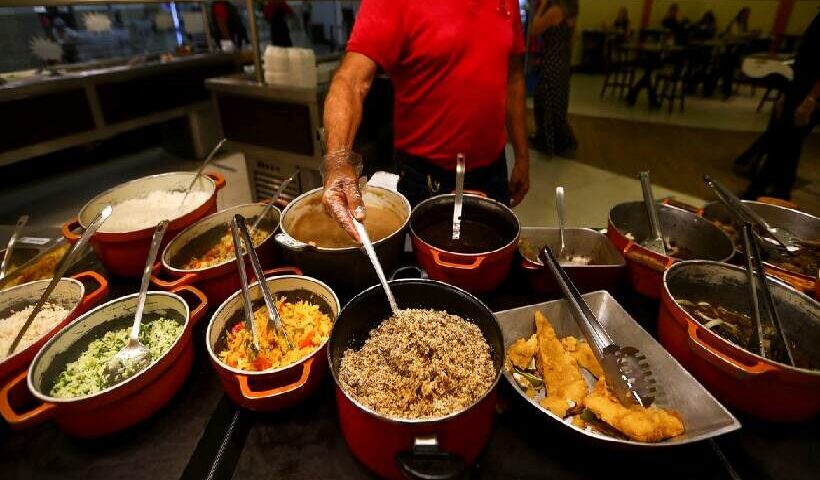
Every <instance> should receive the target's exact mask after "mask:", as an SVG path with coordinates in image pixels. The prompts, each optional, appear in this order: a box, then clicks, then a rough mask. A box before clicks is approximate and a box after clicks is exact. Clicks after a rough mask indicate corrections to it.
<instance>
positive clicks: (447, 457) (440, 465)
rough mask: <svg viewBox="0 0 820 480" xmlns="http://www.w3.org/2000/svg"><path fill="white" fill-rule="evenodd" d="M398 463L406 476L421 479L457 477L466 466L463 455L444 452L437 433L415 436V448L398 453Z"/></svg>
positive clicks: (443, 479) (446, 479)
mask: <svg viewBox="0 0 820 480" xmlns="http://www.w3.org/2000/svg"><path fill="white" fill-rule="evenodd" d="M396 465H397V466H398V467H399V471H401V473H402V475H404V476H405V477H406V478H411V479H420V480H449V479H451V478H457V477H458V476H460V475H461V473H462V472H463V471H464V468H465V465H464V459H463V458H462V457H461V455H458V454H455V453H448V452H444V451H442V450H441V448H439V445H438V437H436V435H435V434H433V435H420V436H417V437H415V439H414V440H413V450H405V451H402V452H399V453H397V454H396Z"/></svg>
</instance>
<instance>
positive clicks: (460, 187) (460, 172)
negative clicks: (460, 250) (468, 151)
mask: <svg viewBox="0 0 820 480" xmlns="http://www.w3.org/2000/svg"><path fill="white" fill-rule="evenodd" d="M465 168H466V163H465V161H464V154H463V153H459V154H458V155H457V156H456V198H455V204H454V205H453V240H459V239H460V238H461V210H462V209H463V208H464V170H465Z"/></svg>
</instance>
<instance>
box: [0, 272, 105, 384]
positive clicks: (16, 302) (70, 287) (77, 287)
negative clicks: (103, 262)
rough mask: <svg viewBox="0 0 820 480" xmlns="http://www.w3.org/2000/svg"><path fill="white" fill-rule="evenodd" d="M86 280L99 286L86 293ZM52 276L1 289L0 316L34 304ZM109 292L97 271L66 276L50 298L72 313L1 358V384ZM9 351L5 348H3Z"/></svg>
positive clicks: (50, 300) (103, 279) (21, 368)
mask: <svg viewBox="0 0 820 480" xmlns="http://www.w3.org/2000/svg"><path fill="white" fill-rule="evenodd" d="M83 280H85V281H88V282H93V283H94V284H96V285H97V286H96V288H95V289H94V290H93V291H92V292H88V293H86V291H85V285H83V283H82V282H83ZM50 282H51V279H48V280H37V281H34V282H28V283H24V284H22V285H17V286H16V287H12V288H9V289H6V290H3V291H0V318H6V317H7V316H8V315H10V313H11V312H12V311H19V310H23V309H24V308H26V307H28V306H30V305H34V304H35V303H37V300H39V299H40V297H41V296H42V294H43V291H44V290H45V289H46V287H47V286H48V284H49V283H50ZM107 294H108V282H107V281H106V280H105V278H103V277H102V276H101V275H100V274H99V273H97V272H80V273H78V274H76V275H74V276H72V277H71V278H63V279H61V280H60V283H58V284H57V286H56V287H55V288H54V291H53V292H52V293H51V296H50V297H49V302H51V303H57V304H60V305H62V306H63V307H65V308H66V309H67V310H68V315H66V317H65V318H64V319H63V320H61V321H60V322H59V323H57V324H56V325H54V328H52V329H51V330H49V331H48V333H46V334H45V335H43V336H42V337H40V339H39V340H37V341H36V342H34V343H32V344H31V345H29V346H28V347H26V348H24V349H23V350H20V351H19V352H17V353H15V354H14V355H12V356H10V357H6V358H5V359H4V360H3V361H2V362H0V385H2V384H5V383H6V382H7V381H8V380H9V379H10V377H12V376H15V374H16V373H18V372H20V370H24V369H25V368H27V367H28V366H29V363H31V359H33V358H34V355H35V354H36V353H37V351H38V350H40V347H42V346H43V345H44V344H45V343H46V342H47V341H48V339H49V338H51V337H52V336H53V335H54V334H55V333H57V332H59V331H60V329H61V328H63V327H64V326H66V325H68V324H69V323H70V322H71V321H72V320H74V319H75V318H77V317H78V316H80V315H82V314H83V313H85V312H86V311H88V309H89V308H91V307H93V306H94V305H96V304H97V303H99V301H100V300H101V299H102V298H103V297H104V296H105V295H107ZM2 353H3V354H5V352H2Z"/></svg>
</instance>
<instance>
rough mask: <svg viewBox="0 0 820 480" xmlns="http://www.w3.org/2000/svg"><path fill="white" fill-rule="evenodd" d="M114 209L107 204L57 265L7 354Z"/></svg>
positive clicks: (9, 354) (9, 353)
mask: <svg viewBox="0 0 820 480" xmlns="http://www.w3.org/2000/svg"><path fill="white" fill-rule="evenodd" d="M113 211H114V209H113V208H111V205H106V206H105V208H103V209H102V210H100V213H98V214H97V216H96V217H94V220H92V221H91V224H90V225H88V228H86V229H85V232H83V235H82V236H81V237H80V239H79V240H78V241H77V243H75V244H74V246H73V247H71V250H69V251H68V253H66V254H65V256H64V257H63V259H62V260H61V261H60V265H59V266H57V269H56V270H55V272H54V276H53V277H52V278H51V282H49V284H48V286H47V287H46V289H45V290H43V294H42V295H41V296H40V299H39V300H37V304H35V305H34V309H32V310H31V314H29V316H28V318H27V319H26V323H24V324H23V326H22V328H20V331H19V332H17V336H16V337H14V341H13V342H11V345H10V346H9V351H8V353H7V354H6V356H8V357H10V356H11V354H12V353H13V352H14V349H15V348H17V345H19V344H20V340H22V338H23V335H25V334H26V331H28V328H29V327H30V326H31V323H32V322H33V321H34V319H35V318H36V317H37V314H38V313H40V310H42V309H43V306H44V305H45V304H46V301H47V300H48V297H49V296H50V295H51V292H53V291H54V288H55V287H57V284H58V283H60V279H62V278H63V275H64V274H65V272H66V270H68V268H69V267H70V266H71V265H72V264H73V263H74V261H75V260H76V259H77V256H78V255H77V254H78V253H79V252H80V251H82V249H83V248H84V247H85V244H86V243H88V240H89V239H90V238H91V236H92V235H94V233H96V232H97V229H99V228H100V225H102V224H103V222H105V221H106V220H107V219H108V217H110V216H111V212H113Z"/></svg>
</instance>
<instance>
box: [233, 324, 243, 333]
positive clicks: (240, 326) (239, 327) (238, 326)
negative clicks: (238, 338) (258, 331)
mask: <svg viewBox="0 0 820 480" xmlns="http://www.w3.org/2000/svg"><path fill="white" fill-rule="evenodd" d="M244 329H245V324H244V323H242V322H239V323H237V324H236V325H234V326H233V328H232V329H231V333H239V332H241V331H242V330H244Z"/></svg>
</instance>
